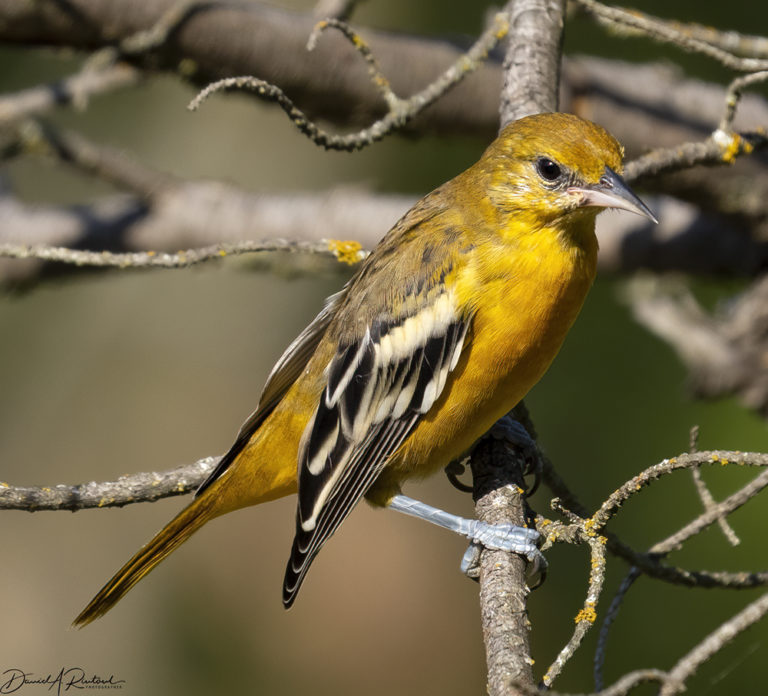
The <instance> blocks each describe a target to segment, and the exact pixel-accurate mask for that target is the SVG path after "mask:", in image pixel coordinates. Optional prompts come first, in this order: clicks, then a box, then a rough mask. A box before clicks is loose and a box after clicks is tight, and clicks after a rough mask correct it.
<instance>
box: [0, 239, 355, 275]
mask: <svg viewBox="0 0 768 696" xmlns="http://www.w3.org/2000/svg"><path fill="white" fill-rule="evenodd" d="M346 247H348V249H347V248H346ZM272 251H282V252H290V253H305V254H320V255H323V256H329V257H334V258H337V259H339V260H342V261H345V262H346V263H350V262H353V263H354V262H357V261H361V260H362V259H363V258H365V256H366V255H367V253H368V252H366V251H365V250H363V249H361V248H360V245H359V244H357V243H356V242H339V241H337V240H320V241H317V242H300V241H289V240H286V239H271V240H269V241H266V242H249V241H244V242H232V243H229V244H227V243H222V244H214V245H211V246H208V247H201V248H199V249H187V250H185V251H179V252H176V253H175V254H171V253H167V252H164V251H137V252H126V253H116V252H110V251H85V250H81V249H68V248H66V247H51V246H46V245H15V244H0V257H8V258H16V259H40V260H42V261H56V262H58V263H69V264H74V265H75V266H93V267H96V268H108V267H113V268H187V267H188V266H193V265H195V264H198V263H202V262H204V261H210V260H212V259H221V258H224V257H225V256H236V255H239V254H252V253H257V252H272Z"/></svg>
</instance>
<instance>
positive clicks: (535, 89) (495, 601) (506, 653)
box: [471, 0, 565, 696]
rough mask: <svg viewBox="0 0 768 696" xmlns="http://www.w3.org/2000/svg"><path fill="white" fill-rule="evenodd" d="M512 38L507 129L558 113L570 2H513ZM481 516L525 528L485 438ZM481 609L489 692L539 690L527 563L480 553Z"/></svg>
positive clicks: (518, 485) (520, 485)
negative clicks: (562, 50) (529, 118)
mask: <svg viewBox="0 0 768 696" xmlns="http://www.w3.org/2000/svg"><path fill="white" fill-rule="evenodd" d="M506 9H507V11H509V13H510V24H511V27H510V35H509V42H508V45H507V50H506V56H505V59H504V68H505V76H504V89H503V93H502V105H501V114H500V116H501V124H502V126H504V125H506V124H507V123H509V122H511V121H514V120H516V119H518V118H521V117H522V116H527V115H529V114H531V113H538V112H541V111H550V110H556V108H557V94H558V88H559V84H558V77H559V69H558V66H559V64H560V60H561V56H560V48H561V44H562V29H563V14H564V12H565V3H564V0H543V1H542V0H514V1H512V2H509V3H507V5H506ZM471 466H472V478H473V482H474V489H475V490H474V498H475V501H476V502H475V516H476V517H477V519H478V520H481V521H484V522H486V523H488V524H500V523H508V524H510V523H511V524H514V525H517V526H523V525H525V524H526V521H527V517H528V515H527V510H526V503H525V498H524V490H525V484H524V479H523V472H524V471H525V469H526V463H525V457H524V455H523V454H522V453H519V452H518V453H515V452H513V451H512V450H511V449H510V448H509V447H508V445H506V444H505V443H503V442H502V441H500V440H497V439H496V438H494V437H486V438H485V439H484V440H482V441H481V442H480V444H479V445H478V446H476V447H475V449H474V450H473V452H472V455H471ZM479 564H480V578H479V580H480V606H481V618H482V624H483V638H484V641H485V654H486V661H487V664H488V693H489V694H490V696H501V695H502V694H509V693H510V692H511V691H512V692H514V691H515V690H516V688H517V687H521V688H523V689H524V688H526V687H530V686H533V683H534V682H533V670H532V665H533V659H532V658H531V653H530V641H529V635H530V622H529V621H528V615H527V610H526V598H527V595H528V592H529V590H528V587H527V585H526V561H525V559H524V558H522V557H520V556H517V555H515V554H510V553H506V552H504V551H493V550H491V549H483V550H482V551H481V553H480V559H479Z"/></svg>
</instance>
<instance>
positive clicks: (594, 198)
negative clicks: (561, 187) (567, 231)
mask: <svg viewBox="0 0 768 696" xmlns="http://www.w3.org/2000/svg"><path fill="white" fill-rule="evenodd" d="M568 192H569V193H578V194H579V195H580V196H581V202H580V203H579V207H585V206H596V207H598V208H620V209H621V210H628V211H629V212H630V213H637V214H638V215H642V216H644V217H647V218H648V219H649V220H652V221H653V222H655V223H657V224H658V222H659V221H658V220H657V219H656V216H655V215H654V214H653V213H652V212H651V211H650V210H649V209H648V206H646V205H645V203H643V202H642V201H641V200H640V199H639V198H638V197H637V196H636V195H635V194H634V193H632V191H631V190H630V188H629V186H627V185H626V184H625V183H624V179H622V178H621V177H620V176H619V175H618V174H617V173H616V172H614V171H613V169H611V168H610V167H606V168H605V173H604V174H603V175H602V176H601V177H600V181H599V182H597V184H595V185H594V186H571V187H570V188H569V189H568Z"/></svg>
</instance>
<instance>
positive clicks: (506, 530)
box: [388, 495, 547, 570]
mask: <svg viewBox="0 0 768 696" xmlns="http://www.w3.org/2000/svg"><path fill="white" fill-rule="evenodd" d="M388 507H389V508H390V509H392V510H397V511H398V512H404V513H405V514H406V515H412V516H413V517H418V518H419V519H422V520H425V521H427V522H431V523H432V524H436V525H438V526H440V527H444V528H445V529H450V530H451V531H453V532H456V533H458V534H461V535H462V536H465V537H467V538H469V539H470V540H471V541H472V542H474V543H476V544H481V545H482V546H484V547H485V548H487V549H493V550H499V551H511V552H512V553H516V554H518V555H520V556H524V557H525V558H527V559H528V561H529V562H531V563H532V564H533V566H534V569H539V568H546V566H547V561H546V559H545V558H544V555H543V554H542V553H541V551H539V547H538V545H537V542H538V541H539V540H540V538H541V535H540V534H539V533H538V532H537V531H536V530H535V529H528V528H527V527H517V526H515V525H513V524H488V523H486V522H481V521H480V520H470V519H467V518H466V517H459V516H458V515H453V514H451V513H450V512H445V510H440V509H439V508H436V507H432V505H427V504H426V503H422V502H421V501H419V500H414V499H413V498H409V497H407V496H405V495H396V496H394V497H393V498H392V499H391V500H390V501H389V504H388ZM465 556H466V554H465ZM462 570H464V563H462Z"/></svg>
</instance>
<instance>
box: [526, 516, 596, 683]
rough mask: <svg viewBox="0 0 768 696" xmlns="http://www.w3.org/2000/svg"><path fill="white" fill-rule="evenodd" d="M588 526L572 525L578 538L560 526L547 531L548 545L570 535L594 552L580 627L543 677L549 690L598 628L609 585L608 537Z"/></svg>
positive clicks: (577, 620)
mask: <svg viewBox="0 0 768 696" xmlns="http://www.w3.org/2000/svg"><path fill="white" fill-rule="evenodd" d="M586 523H587V520H584V519H578V520H577V521H576V522H572V523H571V525H569V526H570V527H573V528H574V529H575V534H574V535H567V534H564V533H563V532H564V531H565V530H563V529H562V527H559V526H558V525H557V524H556V523H555V524H553V525H546V526H545V529H546V530H547V542H546V543H547V544H552V543H555V542H558V541H564V540H566V536H573V537H575V538H574V539H573V540H571V539H568V541H569V542H570V543H573V542H574V541H575V542H577V543H584V544H587V545H588V546H589V549H590V563H589V587H588V589H587V596H586V598H585V600H584V604H583V605H582V608H581V611H579V613H578V614H577V615H576V618H575V619H574V622H575V624H576V626H575V628H574V631H573V635H572V636H571V638H570V639H569V640H568V642H567V643H566V644H565V646H564V647H563V648H562V650H561V651H560V652H559V654H558V655H557V658H555V661H554V662H553V663H552V664H551V665H550V666H549V668H548V669H547V671H546V672H545V674H544V676H543V677H542V680H541V681H542V683H543V684H544V686H545V687H547V688H549V687H551V686H552V683H553V682H554V681H555V679H556V678H557V677H558V676H559V675H560V673H561V672H562V671H563V668H564V667H565V665H566V663H567V662H568V660H570V659H571V658H572V657H573V656H574V654H575V653H576V651H577V650H578V649H579V647H580V646H581V643H582V641H583V640H584V637H585V636H586V635H587V633H588V631H589V629H591V628H592V626H594V623H595V620H596V619H597V612H596V607H597V604H598V602H599V600H600V595H601V594H602V591H603V583H604V582H605V569H606V566H605V544H606V538H605V537H603V536H598V535H596V534H594V533H592V532H589V531H588V530H587V526H586ZM545 547H546V544H545Z"/></svg>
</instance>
